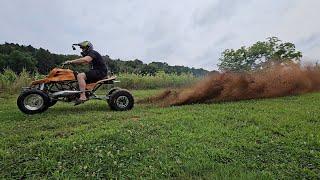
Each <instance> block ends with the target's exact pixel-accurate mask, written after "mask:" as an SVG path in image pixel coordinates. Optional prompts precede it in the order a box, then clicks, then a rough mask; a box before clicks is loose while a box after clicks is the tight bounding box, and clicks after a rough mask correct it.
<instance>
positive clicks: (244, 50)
mask: <svg viewBox="0 0 320 180" xmlns="http://www.w3.org/2000/svg"><path fill="white" fill-rule="evenodd" d="M301 57H302V54H301V52H300V51H296V49H295V45H294V44H293V43H290V42H285V43H283V42H282V41H281V40H279V39H278V38H277V37H270V38H267V41H263V42H261V41H259V42H257V43H255V44H253V45H252V46H250V47H245V46H242V47H241V48H240V49H237V50H234V49H226V50H225V51H224V52H223V53H222V57H221V58H219V61H220V62H219V64H218V67H219V69H220V70H222V71H235V72H239V71H251V70H256V69H262V68H265V67H267V66H270V65H274V64H281V63H299V62H300V59H301Z"/></svg>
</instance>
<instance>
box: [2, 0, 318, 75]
mask: <svg viewBox="0 0 320 180" xmlns="http://www.w3.org/2000/svg"><path fill="white" fill-rule="evenodd" d="M0 3H1V6H0V24H1V28H0V43H1V44H2V43H4V42H13V43H20V44H24V45H29V44H31V45H32V46H34V47H37V48H39V47H42V48H44V49H48V50H50V51H51V52H53V53H59V54H60V53H61V54H76V53H79V52H78V51H76V52H75V51H72V48H71V44H73V43H78V42H81V41H83V40H89V41H91V42H92V43H93V45H94V47H95V49H96V50H97V51H98V52H100V53H101V54H102V55H106V54H108V55H109V56H110V57H111V58H120V59H124V60H129V59H140V60H142V61H143V62H145V63H150V62H152V61H161V62H167V63H168V64H170V65H184V66H189V67H196V68H204V69H207V70H214V69H217V64H218V59H219V57H220V56H221V53H222V52H223V51H224V50H225V49H227V48H240V47H241V46H249V45H251V44H253V43H255V42H257V41H264V40H266V38H267V37H271V36H277V37H278V38H280V39H281V40H283V41H287V42H292V43H294V44H296V48H297V50H300V51H301V52H302V53H303V55H304V57H303V61H305V62H309V61H310V62H315V61H316V60H320V20H319V19H318V18H319V13H318V11H319V7H320V0H245V1H243V0H91V1H88V0H0Z"/></svg>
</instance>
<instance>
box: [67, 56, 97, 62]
mask: <svg viewBox="0 0 320 180" xmlns="http://www.w3.org/2000/svg"><path fill="white" fill-rule="evenodd" d="M91 61H92V57H90V56H85V57H82V58H79V59H75V60H71V61H69V63H70V64H88V63H90V62H91Z"/></svg>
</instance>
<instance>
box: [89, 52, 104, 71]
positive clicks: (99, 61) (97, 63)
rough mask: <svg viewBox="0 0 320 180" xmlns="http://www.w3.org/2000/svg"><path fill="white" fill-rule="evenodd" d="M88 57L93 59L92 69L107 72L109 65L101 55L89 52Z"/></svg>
mask: <svg viewBox="0 0 320 180" xmlns="http://www.w3.org/2000/svg"><path fill="white" fill-rule="evenodd" d="M88 56H90V57H91V58H92V61H91V62H90V69H93V70H100V71H103V72H107V65H106V63H105V61H104V60H103V58H102V57H101V55H100V54H99V53H98V52H97V51H95V50H89V52H88Z"/></svg>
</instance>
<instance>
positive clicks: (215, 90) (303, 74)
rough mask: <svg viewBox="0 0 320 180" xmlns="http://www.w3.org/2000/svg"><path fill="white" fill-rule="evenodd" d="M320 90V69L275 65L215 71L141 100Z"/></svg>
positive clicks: (165, 102) (172, 102)
mask: <svg viewBox="0 0 320 180" xmlns="http://www.w3.org/2000/svg"><path fill="white" fill-rule="evenodd" d="M319 90H320V69H319V68H318V67H311V66H309V67H304V68H302V67H300V66H297V65H290V66H280V65H279V66H274V67H272V68H268V69H266V70H262V71H259V72H252V73H215V74H211V75H208V76H207V77H205V78H204V79H203V80H201V81H199V82H197V83H196V84H194V85H192V86H190V87H187V88H182V89H176V90H174V89H168V90H165V91H164V92H162V93H160V94H158V95H156V96H153V97H149V98H146V99H143V100H140V103H155V104H158V105H161V106H176V105H186V104H193V103H212V102H221V101H238V100H245V99H258V98H272V97H281V96H289V95H298V94H304V93H309V92H315V91H319Z"/></svg>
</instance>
